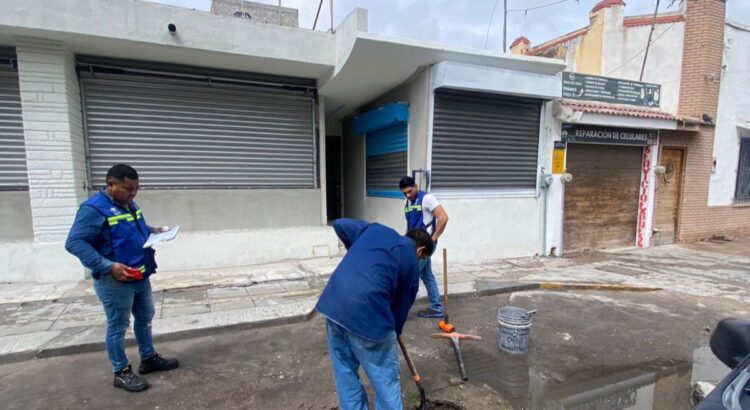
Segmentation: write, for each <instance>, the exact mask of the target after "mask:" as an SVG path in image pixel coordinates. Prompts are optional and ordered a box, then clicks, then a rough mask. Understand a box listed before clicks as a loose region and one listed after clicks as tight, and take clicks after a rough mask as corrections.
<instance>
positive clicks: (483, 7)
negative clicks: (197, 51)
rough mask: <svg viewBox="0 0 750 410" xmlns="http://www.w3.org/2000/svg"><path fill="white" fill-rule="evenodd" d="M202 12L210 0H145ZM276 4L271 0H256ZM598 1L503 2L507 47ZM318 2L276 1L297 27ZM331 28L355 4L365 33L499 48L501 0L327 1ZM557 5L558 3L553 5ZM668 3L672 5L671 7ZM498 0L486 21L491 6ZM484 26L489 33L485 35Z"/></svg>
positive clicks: (547, 32) (551, 32)
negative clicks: (363, 15) (293, 14)
mask: <svg viewBox="0 0 750 410" xmlns="http://www.w3.org/2000/svg"><path fill="white" fill-rule="evenodd" d="M149 1H153V2H156V3H164V4H171V5H176V6H181V7H187V8H193V9H197V10H204V11H208V10H209V9H210V7H211V0H149ZM256 1H257V2H259V3H267V4H273V5H277V4H278V1H277V0H256ZM329 1H331V0H323V8H322V10H321V12H320V17H319V21H318V26H317V27H316V29H318V30H328V29H329V28H330V14H329ZM597 2H598V0H508V9H509V10H522V9H532V8H534V7H539V6H545V5H548V6H547V7H541V8H538V9H535V10H528V11H526V12H524V11H511V12H509V13H508V46H510V42H512V41H513V39H515V38H516V37H518V36H521V35H524V36H526V37H528V38H529V39H530V40H531V43H532V45H536V44H539V43H542V42H544V41H547V40H549V39H552V38H554V37H557V36H559V35H562V34H565V33H568V32H570V31H573V30H576V29H578V28H581V27H584V26H586V25H587V24H588V11H589V10H591V8H592V7H593V5H594V4H596V3H597ZM318 3H319V0H282V5H283V6H286V7H293V8H296V9H298V10H299V25H300V27H303V28H312V25H313V21H314V20H315V12H316V10H317V7H318ZM333 3H334V11H333V16H334V26H337V25H338V23H339V22H340V21H341V19H343V18H344V17H345V16H346V15H347V14H348V13H349V12H350V11H351V10H352V9H354V8H355V7H362V8H365V9H367V10H368V13H369V14H368V15H369V20H368V23H369V31H370V32H371V33H375V34H382V35H389V36H396V37H404V38H410V39H416V40H424V41H429V42H435V43H443V44H450V45H455V46H462V47H469V48H485V41H486V42H487V46H486V48H487V49H494V50H501V49H502V35H503V11H502V8H503V0H458V1H456V0H333ZM554 3H558V4H554ZM625 3H626V4H627V5H626V6H625V15H626V16H632V15H639V14H649V13H653V11H654V6H655V5H656V0H626V1H625ZM670 3H674V5H673V6H672V7H669V6H670ZM679 3H680V1H679V0H676V1H674V2H673V1H672V0H661V4H660V8H659V11H660V12H669V11H677V10H678V7H679ZM496 4H498V6H497V9H496V10H495V14H494V17H493V18H492V22H491V24H490V17H491V16H492V11H493V8H495V5H496ZM727 19H729V20H734V21H739V22H741V23H744V24H747V25H750V0H727ZM488 27H489V35H488Z"/></svg>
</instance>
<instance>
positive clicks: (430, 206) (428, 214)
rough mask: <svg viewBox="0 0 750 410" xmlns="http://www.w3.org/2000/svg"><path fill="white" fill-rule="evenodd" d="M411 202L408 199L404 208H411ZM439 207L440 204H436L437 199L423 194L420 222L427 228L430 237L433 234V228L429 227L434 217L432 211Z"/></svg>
mask: <svg viewBox="0 0 750 410" xmlns="http://www.w3.org/2000/svg"><path fill="white" fill-rule="evenodd" d="M411 205H412V202H411V200H410V199H407V200H406V206H411ZM439 206H440V202H438V200H437V198H435V197H434V196H433V195H432V194H425V195H424V197H423V198H422V222H423V223H424V224H425V226H426V227H427V233H429V234H430V235H432V233H433V228H434V227H433V226H432V225H430V224H431V223H432V220H433V219H435V217H434V216H433V215H432V211H434V210H435V208H437V207H439Z"/></svg>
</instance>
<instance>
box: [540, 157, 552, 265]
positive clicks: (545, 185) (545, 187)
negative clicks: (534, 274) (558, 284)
mask: <svg viewBox="0 0 750 410" xmlns="http://www.w3.org/2000/svg"><path fill="white" fill-rule="evenodd" d="M552 181H553V180H552V174H547V173H546V172H545V169H544V167H542V178H541V181H540V185H541V188H542V194H543V195H544V197H543V199H542V256H547V196H548V194H549V187H550V186H552Z"/></svg>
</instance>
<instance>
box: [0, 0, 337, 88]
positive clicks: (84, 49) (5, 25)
mask: <svg viewBox="0 0 750 410" xmlns="http://www.w3.org/2000/svg"><path fill="white" fill-rule="evenodd" d="M0 10H2V11H3V12H2V13H0V43H4V42H5V43H7V44H13V42H12V40H13V38H14V37H15V36H17V35H19V34H23V35H28V36H35V37H46V38H54V39H56V40H59V41H62V42H64V43H65V44H66V45H67V46H68V48H69V49H70V50H72V51H73V52H74V53H81V54H88V55H98V56H106V57H119V58H130V59H139V60H152V61H168V62H170V63H173V64H189V65H197V66H204V67H212V68H223V69H233V70H241V71H253V72H260V73H269V74H277V75H291V76H299V77H307V78H319V77H321V76H322V75H323V74H325V73H326V72H327V71H329V70H330V69H331V68H332V67H333V65H334V62H335V51H336V48H335V39H334V36H332V35H330V34H328V33H323V32H319V31H312V30H306V29H299V28H292V27H285V26H280V25H276V24H248V22H247V21H245V20H243V19H238V18H235V17H229V16H217V15H214V14H210V13H208V12H203V11H195V10H190V9H188V8H184V7H173V6H167V5H163V4H156V3H153V2H148V1H141V0H96V1H91V0H66V1H47V0H23V1H17V0H0ZM169 23H174V24H175V25H176V26H177V33H176V34H174V35H172V34H170V33H169V31H168V30H167V24H169ZM5 39H9V40H10V41H7V42H6V41H4V40H5Z"/></svg>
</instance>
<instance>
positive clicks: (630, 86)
mask: <svg viewBox="0 0 750 410" xmlns="http://www.w3.org/2000/svg"><path fill="white" fill-rule="evenodd" d="M562 96H563V98H570V99H573V100H589V101H601V102H606V103H612V104H628V105H637V106H640V107H650V108H658V107H659V101H660V100H661V86H660V85H658V84H649V83H642V82H639V81H630V80H621V79H619V78H609V77H600V76H597V75H587V74H578V73H571V72H567V71H566V72H563V81H562Z"/></svg>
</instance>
